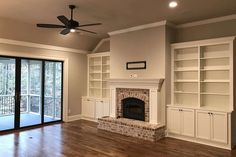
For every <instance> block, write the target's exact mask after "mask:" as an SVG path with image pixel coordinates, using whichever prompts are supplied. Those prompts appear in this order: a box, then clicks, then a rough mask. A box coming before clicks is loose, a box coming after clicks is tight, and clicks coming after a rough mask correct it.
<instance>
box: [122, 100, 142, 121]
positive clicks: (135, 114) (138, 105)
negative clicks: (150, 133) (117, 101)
mask: <svg viewBox="0 0 236 157" xmlns="http://www.w3.org/2000/svg"><path fill="white" fill-rule="evenodd" d="M121 102H122V107H123V117H124V118H129V119H135V120H142V121H145V111H144V110H145V109H144V106H145V102H144V101H142V100H140V99H137V98H131V97H129V98H125V99H123V100H122V101H121Z"/></svg>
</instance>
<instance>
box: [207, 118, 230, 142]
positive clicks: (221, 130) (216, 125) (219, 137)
mask: <svg viewBox="0 0 236 157" xmlns="http://www.w3.org/2000/svg"><path fill="white" fill-rule="evenodd" d="M227 123H228V121H227V114H226V113H213V115H212V132H211V133H212V136H211V139H212V140H213V141H216V142H222V143H227V141H228V140H227V138H228V136H227V135H228V134H227V130H228V125H227Z"/></svg>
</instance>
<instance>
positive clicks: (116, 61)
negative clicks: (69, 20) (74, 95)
mask: <svg viewBox="0 0 236 157" xmlns="http://www.w3.org/2000/svg"><path fill="white" fill-rule="evenodd" d="M174 37H175V34H174V31H173V29H171V28H169V27H167V26H159V27H155V28H149V29H144V30H138V31H134V32H129V33H124V34H119V35H113V36H111V38H110V40H111V50H110V51H111V78H129V77H130V75H131V74H137V75H138V78H165V81H164V84H163V86H162V90H161V106H162V107H161V112H160V113H161V114H159V115H158V116H159V118H160V119H161V120H162V123H165V118H164V117H165V105H166V104H168V103H170V101H171V99H170V88H171V83H170V77H171V75H170V74H171V72H170V67H171V62H170V58H171V56H170V54H171V49H170V43H172V42H173V41H174ZM129 61H147V69H145V70H126V62H129Z"/></svg>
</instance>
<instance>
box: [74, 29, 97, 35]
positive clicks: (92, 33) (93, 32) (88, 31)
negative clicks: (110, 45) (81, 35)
mask: <svg viewBox="0 0 236 157" xmlns="http://www.w3.org/2000/svg"><path fill="white" fill-rule="evenodd" d="M76 30H79V31H84V32H88V33H92V34H97V33H96V32H92V31H88V30H85V29H80V28H76Z"/></svg>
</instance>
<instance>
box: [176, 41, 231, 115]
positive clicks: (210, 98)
mask: <svg viewBox="0 0 236 157" xmlns="http://www.w3.org/2000/svg"><path fill="white" fill-rule="evenodd" d="M232 94H233V43H232V41H223V40H222V41H219V40H215V41H214V40H205V41H201V42H192V43H186V44H185V43H181V44H173V45H172V104H173V105H175V106H188V107H192V108H215V109H217V110H221V109H222V110H226V109H228V110H233V101H232V98H233V95H232Z"/></svg>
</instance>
